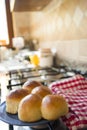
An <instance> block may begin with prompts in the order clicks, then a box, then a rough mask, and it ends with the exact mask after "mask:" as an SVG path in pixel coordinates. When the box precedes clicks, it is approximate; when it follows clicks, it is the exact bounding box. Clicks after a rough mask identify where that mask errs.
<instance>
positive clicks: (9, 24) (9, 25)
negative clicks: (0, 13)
mask: <svg viewBox="0 0 87 130" xmlns="http://www.w3.org/2000/svg"><path fill="white" fill-rule="evenodd" d="M5 8H6V18H7V29H8V38H9V44H8V45H6V46H7V47H9V48H11V47H12V38H13V37H14V32H13V22H12V12H11V10H10V0H5Z"/></svg>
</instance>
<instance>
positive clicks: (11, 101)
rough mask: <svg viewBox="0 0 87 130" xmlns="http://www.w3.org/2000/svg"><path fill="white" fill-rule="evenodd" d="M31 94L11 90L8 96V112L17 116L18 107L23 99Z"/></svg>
mask: <svg viewBox="0 0 87 130" xmlns="http://www.w3.org/2000/svg"><path fill="white" fill-rule="evenodd" d="M28 94H29V92H28V91H27V90H24V89H21V88H20V89H15V90H11V91H10V92H9V94H8V95H7V96H6V112H8V113H11V114H16V113H17V112H18V106H19V103H20V101H21V99H22V98H24V97H25V96H27V95H28Z"/></svg>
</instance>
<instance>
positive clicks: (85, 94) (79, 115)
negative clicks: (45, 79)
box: [49, 75, 87, 130]
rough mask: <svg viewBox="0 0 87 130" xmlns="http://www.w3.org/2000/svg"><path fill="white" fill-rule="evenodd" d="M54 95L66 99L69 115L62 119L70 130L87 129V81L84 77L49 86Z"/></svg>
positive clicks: (71, 78) (74, 77) (77, 76)
mask: <svg viewBox="0 0 87 130" xmlns="http://www.w3.org/2000/svg"><path fill="white" fill-rule="evenodd" d="M49 88H50V89H51V91H52V92H53V94H60V95H62V96H64V97H65V98H66V101H67V102H68V106H69V113H68V114H67V115H66V116H64V117H62V120H63V122H64V123H65V124H66V126H67V127H68V128H69V130H77V129H78V128H83V127H87V79H85V78H84V77H83V76H82V75H75V76H73V77H70V78H66V79H62V80H58V81H55V82H53V83H51V84H50V85H49Z"/></svg>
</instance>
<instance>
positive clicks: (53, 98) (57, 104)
mask: <svg viewBox="0 0 87 130" xmlns="http://www.w3.org/2000/svg"><path fill="white" fill-rule="evenodd" d="M41 112H42V117H43V118H44V119H47V120H56V119H58V118H59V117H61V116H64V115H66V114H67V113H68V105H67V102H66V100H65V98H64V97H62V96H58V95H47V96H45V97H44V98H43V99H42V104H41Z"/></svg>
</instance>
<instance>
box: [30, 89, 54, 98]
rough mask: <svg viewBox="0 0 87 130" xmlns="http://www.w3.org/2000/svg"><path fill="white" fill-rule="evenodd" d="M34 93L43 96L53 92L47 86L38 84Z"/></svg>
mask: <svg viewBox="0 0 87 130" xmlns="http://www.w3.org/2000/svg"><path fill="white" fill-rule="evenodd" d="M31 93H32V94H37V95H38V96H40V97H41V98H43V97H45V96H46V95H48V94H52V92H51V90H50V89H49V88H48V87H47V86H38V87H35V88H34V89H33V90H32V91H31Z"/></svg>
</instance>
